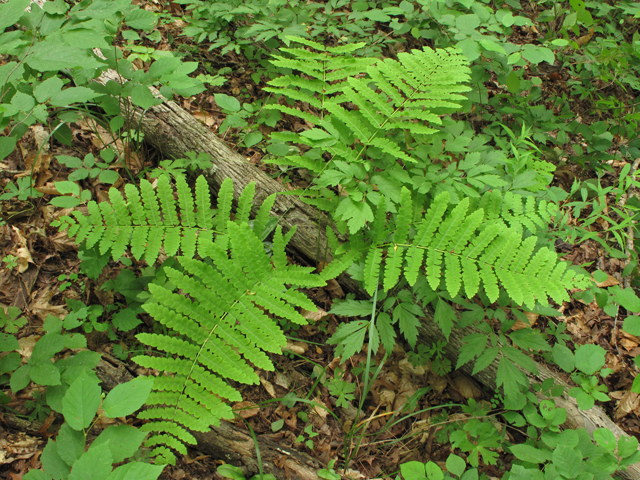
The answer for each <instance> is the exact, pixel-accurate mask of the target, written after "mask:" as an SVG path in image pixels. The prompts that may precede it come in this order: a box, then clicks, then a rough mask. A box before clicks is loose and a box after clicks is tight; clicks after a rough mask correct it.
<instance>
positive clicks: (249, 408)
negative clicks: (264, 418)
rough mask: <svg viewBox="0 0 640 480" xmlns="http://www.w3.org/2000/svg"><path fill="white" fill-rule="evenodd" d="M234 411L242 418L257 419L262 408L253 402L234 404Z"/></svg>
mask: <svg viewBox="0 0 640 480" xmlns="http://www.w3.org/2000/svg"><path fill="white" fill-rule="evenodd" d="M233 410H234V411H235V413H237V414H238V415H240V416H241V417H242V418H251V417H255V416H256V415H257V414H258V413H259V412H260V408H259V407H258V406H257V405H256V404H255V403H253V402H237V403H234V404H233Z"/></svg>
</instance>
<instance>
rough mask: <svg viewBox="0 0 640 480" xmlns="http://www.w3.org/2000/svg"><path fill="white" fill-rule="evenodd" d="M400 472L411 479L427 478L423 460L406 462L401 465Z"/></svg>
mask: <svg viewBox="0 0 640 480" xmlns="http://www.w3.org/2000/svg"><path fill="white" fill-rule="evenodd" d="M400 473H402V476H403V477H404V478H407V479H408V478H411V479H414V478H415V479H416V480H418V479H420V480H421V479H426V478H427V477H426V472H425V471H424V463H422V462H416V461H413V462H405V463H403V464H402V465H400Z"/></svg>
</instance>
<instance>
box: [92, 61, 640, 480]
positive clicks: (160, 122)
mask: <svg viewBox="0 0 640 480" xmlns="http://www.w3.org/2000/svg"><path fill="white" fill-rule="evenodd" d="M109 80H114V81H118V75H117V73H116V72H114V71H109V72H106V73H104V74H103V75H102V76H101V77H100V78H99V79H98V81H99V82H100V83H103V84H104V83H106V82H107V81H109ZM152 91H153V92H154V94H155V95H156V96H158V95H159V93H158V92H157V91H156V90H154V89H152ZM123 111H127V112H131V113H132V115H133V121H134V123H135V124H136V125H140V128H141V130H142V132H143V133H144V138H145V140H146V141H147V142H148V143H149V144H150V145H152V146H153V147H154V148H156V149H157V150H159V151H160V152H162V154H164V155H167V156H169V157H173V158H183V157H185V154H186V153H187V152H189V151H195V152H198V153H200V152H204V153H209V154H210V155H211V162H212V168H210V169H207V170H205V171H204V172H203V174H204V175H205V177H206V178H207V180H208V181H209V184H210V185H211V187H212V188H213V190H215V191H218V190H219V188H220V185H221V183H222V181H223V180H224V179H225V178H227V177H229V178H232V179H233V182H234V199H235V200H237V199H238V197H239V195H240V193H241V192H242V190H243V189H244V187H245V186H246V185H247V184H248V183H250V182H252V181H255V182H256V202H255V206H254V212H253V213H256V212H257V209H258V208H259V206H260V205H261V204H262V201H263V200H264V199H265V198H266V197H267V196H268V195H270V194H272V193H275V192H286V189H285V188H284V187H283V186H282V185H281V184H279V183H278V182H276V181H275V180H273V179H272V178H271V177H269V176H268V175H267V174H266V173H264V172H263V171H262V170H260V169H259V168H257V167H256V166H255V165H253V164H252V163H250V162H249V161H247V160H246V159H245V158H243V157H242V156H241V155H239V154H238V153H237V152H234V151H233V150H231V149H230V148H229V147H227V146H226V145H225V144H224V142H223V141H221V140H220V139H219V138H218V137H217V136H216V135H215V134H214V133H213V132H211V131H210V130H209V129H208V128H207V127H206V126H204V125H203V124H202V123H200V122H199V121H198V120H197V119H196V118H194V117H193V116H192V115H191V114H189V113H188V112H186V111H185V110H184V109H182V108H181V107H180V106H179V105H177V104H176V103H175V102H173V101H164V102H163V103H162V104H160V105H157V106H153V107H151V108H150V109H149V110H147V111H146V112H144V114H143V112H142V111H141V110H140V109H136V108H133V107H132V106H131V105H130V104H129V105H126V106H125V105H123ZM272 215H274V216H277V217H278V218H279V219H280V225H282V227H283V229H284V230H285V231H286V230H287V229H289V228H291V227H292V226H293V225H296V226H297V229H298V230H297V233H296V235H294V236H293V238H292V239H291V242H290V247H291V248H292V250H293V253H296V254H298V255H301V256H302V257H303V258H305V259H306V260H309V261H312V262H316V261H317V260H318V259H317V258H316V255H317V251H318V244H320V245H324V244H325V242H326V235H325V232H324V228H325V226H326V224H327V222H326V218H325V217H324V216H322V215H320V214H319V212H318V210H317V209H315V208H314V207H311V206H309V205H307V204H305V203H303V202H301V201H300V200H299V199H297V198H296V197H295V196H288V195H287V196H285V195H279V196H278V197H277V200H276V203H275V205H274V208H273V210H272ZM319 218H321V219H322V220H321V221H322V225H321V226H320V227H319V226H318V219H319ZM330 259H331V257H330V256H329V257H328V260H330ZM320 260H322V259H320ZM339 280H340V283H341V284H342V285H343V286H345V287H346V288H347V289H348V290H349V291H351V292H354V293H356V295H357V296H359V297H361V298H370V297H369V295H368V294H367V293H366V292H365V291H364V290H362V289H361V288H360V287H359V286H358V284H357V282H355V281H354V280H353V279H351V278H350V277H348V276H347V275H346V274H343V275H342V276H341V277H340V279H339ZM420 320H421V327H420V340H421V341H422V342H424V343H429V344H431V343H434V342H436V341H437V340H443V339H444V335H443V334H442V331H441V330H440V327H438V325H437V323H436V322H435V320H434V318H433V312H432V311H431V310H424V317H423V318H421V319H420ZM477 331H478V330H476V329H474V328H471V327H470V328H467V329H463V330H460V329H454V330H453V331H452V332H451V335H450V337H449V340H448V344H447V347H446V350H445V351H446V356H447V358H449V359H450V360H451V362H452V364H453V365H455V364H456V361H457V358H458V352H459V351H460V348H461V346H462V345H463V343H464V342H463V341H462V339H463V338H464V337H465V336H466V335H468V334H469V333H473V332H477ZM497 365H498V363H497V361H494V362H493V363H492V364H491V365H490V366H489V367H488V368H486V369H484V370H483V371H481V372H479V373H478V374H476V375H473V378H474V379H475V380H476V381H478V382H480V383H481V384H483V385H484V386H485V387H487V388H488V389H490V390H495V389H496V372H497ZM472 368H473V365H471V364H467V365H466V366H465V367H463V368H462V369H461V370H462V371H463V372H464V373H465V374H467V375H470V374H471V371H472ZM537 368H538V372H539V375H538V376H537V378H533V377H532V378H533V380H534V381H542V380H544V379H546V378H549V377H553V378H554V379H555V380H556V382H558V383H559V384H561V385H567V384H566V382H564V381H563V380H562V379H561V378H560V377H558V376H557V375H554V374H553V373H552V372H551V371H550V370H549V369H548V368H547V367H545V366H544V365H542V364H540V363H537ZM556 402H557V405H558V406H559V407H562V408H566V409H567V422H566V423H565V425H564V426H565V427H567V428H582V427H584V428H586V429H587V430H588V431H589V432H590V433H592V432H593V430H595V429H597V428H601V427H604V428H608V429H609V430H611V431H612V432H613V433H614V435H615V436H616V438H619V437H621V436H626V437H628V435H627V434H626V433H625V432H624V431H623V430H622V429H621V428H620V427H618V426H617V425H616V424H615V423H613V422H612V421H611V419H609V418H608V416H607V415H606V413H605V412H604V411H603V410H602V409H601V408H600V407H597V406H596V407H594V408H592V409H590V410H588V411H580V410H579V408H578V406H577V403H576V401H575V399H573V398H571V397H568V396H567V395H566V394H565V396H564V397H563V398H561V399H556ZM618 475H619V476H620V477H621V478H627V479H635V480H640V463H639V464H636V465H632V466H630V467H629V468H628V471H627V472H618Z"/></svg>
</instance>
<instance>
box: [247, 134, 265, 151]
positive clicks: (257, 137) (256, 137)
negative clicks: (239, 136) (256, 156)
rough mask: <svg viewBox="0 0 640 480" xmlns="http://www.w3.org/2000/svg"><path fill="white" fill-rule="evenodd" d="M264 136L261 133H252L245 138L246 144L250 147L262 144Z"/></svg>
mask: <svg viewBox="0 0 640 480" xmlns="http://www.w3.org/2000/svg"><path fill="white" fill-rule="evenodd" d="M262 138H263V137H262V134H261V133H260V132H251V133H248V134H246V135H245V136H244V144H245V145H246V146H247V148H248V147H253V146H254V145H256V144H258V143H260V142H261V141H262Z"/></svg>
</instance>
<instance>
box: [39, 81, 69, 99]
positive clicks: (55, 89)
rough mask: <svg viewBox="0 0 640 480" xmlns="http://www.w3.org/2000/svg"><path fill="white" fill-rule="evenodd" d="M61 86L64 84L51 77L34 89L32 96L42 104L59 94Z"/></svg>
mask: <svg viewBox="0 0 640 480" xmlns="http://www.w3.org/2000/svg"><path fill="white" fill-rule="evenodd" d="M63 85H64V83H63V82H62V80H60V78H59V77H51V78H49V79H47V80H45V81H44V82H42V83H41V84H40V85H38V86H37V87H36V88H34V89H33V94H34V95H35V97H36V100H38V102H40V103H44V102H46V101H47V100H48V99H50V98H51V97H53V96H54V95H56V94H58V93H60V91H61V90H62V86H63Z"/></svg>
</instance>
